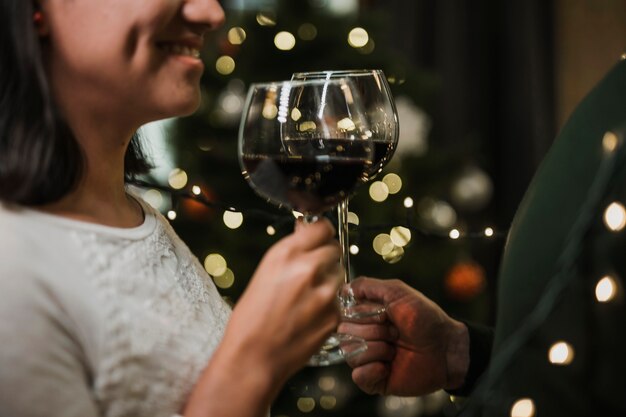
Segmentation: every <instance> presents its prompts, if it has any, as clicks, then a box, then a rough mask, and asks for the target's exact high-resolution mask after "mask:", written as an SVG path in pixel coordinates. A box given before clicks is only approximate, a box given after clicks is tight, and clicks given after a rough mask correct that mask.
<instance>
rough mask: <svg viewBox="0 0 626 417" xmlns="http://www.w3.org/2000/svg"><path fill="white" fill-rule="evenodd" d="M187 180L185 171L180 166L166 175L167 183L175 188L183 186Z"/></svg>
mask: <svg viewBox="0 0 626 417" xmlns="http://www.w3.org/2000/svg"><path fill="white" fill-rule="evenodd" d="M187 180H188V177H187V173H186V172H185V171H183V170H182V169H180V168H175V169H173V170H172V171H171V172H170V174H169V176H168V183H169V184H170V187H172V188H173V189H175V190H180V189H181V188H185V186H186V185H187Z"/></svg>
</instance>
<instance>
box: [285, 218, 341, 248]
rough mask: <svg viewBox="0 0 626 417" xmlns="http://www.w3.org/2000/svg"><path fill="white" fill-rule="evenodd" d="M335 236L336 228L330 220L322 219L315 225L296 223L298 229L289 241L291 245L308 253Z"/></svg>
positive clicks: (300, 221) (299, 221)
mask: <svg viewBox="0 0 626 417" xmlns="http://www.w3.org/2000/svg"><path fill="white" fill-rule="evenodd" d="M334 236H335V228H334V227H333V225H332V224H331V223H330V221H329V220H328V219H325V218H322V219H320V220H318V221H316V222H314V223H304V222H303V221H302V220H298V221H296V228H295V230H294V232H293V234H291V235H290V236H289V238H288V239H289V240H290V242H289V243H290V244H292V245H294V246H296V247H297V248H298V249H300V250H304V251H307V250H311V249H313V248H316V247H318V246H320V245H321V244H323V243H325V242H328V241H330V240H332V239H333V238H334Z"/></svg>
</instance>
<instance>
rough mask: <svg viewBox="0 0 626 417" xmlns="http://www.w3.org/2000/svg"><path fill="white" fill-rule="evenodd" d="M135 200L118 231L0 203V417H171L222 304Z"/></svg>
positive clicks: (219, 327) (208, 350)
mask: <svg viewBox="0 0 626 417" xmlns="http://www.w3.org/2000/svg"><path fill="white" fill-rule="evenodd" d="M142 205H143V206H144V212H145V221H144V223H143V224H142V225H141V226H139V227H136V228H131V229H120V228H113V227H106V226H101V225H95V224H90V223H85V222H80V221H74V220H69V219H66V218H61V217H57V216H52V215H48V214H43V213H41V212H38V211H34V210H27V209H19V210H15V209H10V208H9V207H7V206H3V205H1V204H0V416H2V417H31V416H32V417H35V416H37V417H39V416H41V417H43V416H46V417H61V416H62V417H73V416H76V417H78V416H80V417H95V416H102V417H104V416H106V417H122V416H128V417H130V416H132V417H143V416H145V417H148V416H149V417H159V416H164V417H170V416H173V415H176V413H179V412H180V410H181V408H182V407H183V406H184V404H185V400H186V398H187V397H188V395H189V393H190V391H191V389H192V387H193V385H194V383H195V381H196V380H197V379H198V377H199V375H200V373H201V371H202V370H203V368H204V367H205V365H206V364H207V361H208V359H209V357H210V356H211V354H212V353H213V351H214V350H215V348H216V346H217V344H218V343H219V341H220V339H221V337H222V335H223V332H224V327H225V325H226V322H227V320H228V317H229V314H230V309H229V307H228V305H227V304H226V303H225V302H224V301H223V300H222V298H221V297H220V295H219V294H218V292H217V291H216V289H215V286H214V285H213V283H212V281H211V279H210V277H209V276H208V275H207V274H206V272H205V271H204V269H203V268H202V266H201V265H200V263H199V262H198V260H197V259H196V258H195V257H194V256H193V255H192V254H191V252H190V251H189V249H188V248H187V247H186V246H185V244H184V243H182V242H181V240H180V239H179V238H178V237H177V236H176V234H175V233H174V231H173V230H172V228H171V227H170V225H169V223H168V222H167V221H166V220H165V219H164V218H163V217H162V216H161V215H160V214H159V213H158V212H156V211H155V210H153V209H152V208H150V207H149V206H148V205H147V204H145V203H142Z"/></svg>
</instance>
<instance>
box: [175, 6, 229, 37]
mask: <svg viewBox="0 0 626 417" xmlns="http://www.w3.org/2000/svg"><path fill="white" fill-rule="evenodd" d="M182 15H183V18H184V19H185V20H186V21H188V22H191V23H195V24H198V25H202V26H208V28H209V29H211V30H215V29H217V28H218V27H220V26H222V24H223V23H224V19H225V15H224V9H222V6H220V4H219V2H218V1H217V0H186V1H185V3H184V4H183V9H182Z"/></svg>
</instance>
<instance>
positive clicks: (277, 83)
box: [249, 77, 353, 89]
mask: <svg viewBox="0 0 626 417" xmlns="http://www.w3.org/2000/svg"><path fill="white" fill-rule="evenodd" d="M328 83H331V84H353V83H352V81H350V78H349V77H336V78H328V79H326V78H324V79H320V78H316V79H314V80H278V81H262V82H255V83H251V84H250V86H249V89H253V88H271V87H277V88H280V87H282V86H284V85H291V86H300V85H310V84H312V85H317V84H319V85H323V84H328Z"/></svg>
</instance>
